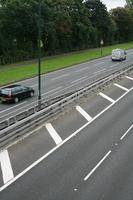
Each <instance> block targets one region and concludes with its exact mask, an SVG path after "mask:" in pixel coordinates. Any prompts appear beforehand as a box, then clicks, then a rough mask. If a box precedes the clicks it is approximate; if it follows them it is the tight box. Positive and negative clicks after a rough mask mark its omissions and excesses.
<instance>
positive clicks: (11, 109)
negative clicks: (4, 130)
mask: <svg viewBox="0 0 133 200" xmlns="http://www.w3.org/2000/svg"><path fill="white" fill-rule="evenodd" d="M25 103H27V101H24V102H22V103H19V104H17V105H15V106H12V107H11V108H7V109H5V110H2V111H0V113H4V112H6V111H9V110H12V109H14V108H16V107H18V106H21V105H23V104H25ZM8 114H9V113H8ZM2 117H3V116H2Z"/></svg>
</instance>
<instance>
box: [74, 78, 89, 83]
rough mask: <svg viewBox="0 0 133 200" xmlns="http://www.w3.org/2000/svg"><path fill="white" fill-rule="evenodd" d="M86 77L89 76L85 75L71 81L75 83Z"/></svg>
mask: <svg viewBox="0 0 133 200" xmlns="http://www.w3.org/2000/svg"><path fill="white" fill-rule="evenodd" d="M85 78H87V76H84V77H82V78H79V79H76V80H75V81H72V82H71V83H75V82H78V81H81V80H83V79H85Z"/></svg>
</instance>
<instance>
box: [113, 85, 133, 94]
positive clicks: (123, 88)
mask: <svg viewBox="0 0 133 200" xmlns="http://www.w3.org/2000/svg"><path fill="white" fill-rule="evenodd" d="M114 85H115V86H117V87H119V88H121V89H122V90H125V91H126V92H127V91H129V89H127V88H125V87H123V86H121V85H119V84H117V83H114Z"/></svg>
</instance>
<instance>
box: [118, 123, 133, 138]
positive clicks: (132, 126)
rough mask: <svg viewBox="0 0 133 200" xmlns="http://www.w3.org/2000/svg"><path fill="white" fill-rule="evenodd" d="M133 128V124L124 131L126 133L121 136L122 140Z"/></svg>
mask: <svg viewBox="0 0 133 200" xmlns="http://www.w3.org/2000/svg"><path fill="white" fill-rule="evenodd" d="M132 128H133V124H132V125H131V126H130V128H129V129H128V130H127V131H126V133H124V135H123V136H122V137H121V138H120V140H123V138H124V137H125V136H126V135H127V134H128V133H129V131H130V130H131V129H132Z"/></svg>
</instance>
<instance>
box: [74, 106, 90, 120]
mask: <svg viewBox="0 0 133 200" xmlns="http://www.w3.org/2000/svg"><path fill="white" fill-rule="evenodd" d="M76 110H77V111H78V112H80V113H81V115H83V116H84V118H85V119H87V120H88V121H90V120H92V117H91V116H90V115H89V114H88V113H87V112H86V111H85V110H83V109H82V108H81V107H80V106H76Z"/></svg>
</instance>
